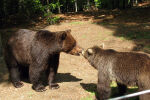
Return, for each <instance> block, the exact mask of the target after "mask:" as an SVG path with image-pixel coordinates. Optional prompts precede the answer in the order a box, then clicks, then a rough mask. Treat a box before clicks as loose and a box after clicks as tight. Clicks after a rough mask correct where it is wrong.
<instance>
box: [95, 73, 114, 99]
mask: <svg viewBox="0 0 150 100" xmlns="http://www.w3.org/2000/svg"><path fill="white" fill-rule="evenodd" d="M110 82H111V81H110V80H109V78H108V77H107V76H106V75H102V73H101V75H100V74H99V75H98V84H97V91H98V97H97V100H106V99H108V98H109V97H110V94H111V87H110Z"/></svg>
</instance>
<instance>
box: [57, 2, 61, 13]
mask: <svg viewBox="0 0 150 100" xmlns="http://www.w3.org/2000/svg"><path fill="white" fill-rule="evenodd" d="M57 2H58V3H59V4H58V13H59V14H60V13H61V10H60V2H59V0H58V1H57Z"/></svg>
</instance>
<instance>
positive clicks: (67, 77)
mask: <svg viewBox="0 0 150 100" xmlns="http://www.w3.org/2000/svg"><path fill="white" fill-rule="evenodd" d="M81 80H82V79H80V78H77V77H75V76H73V75H71V73H58V74H57V76H56V82H57V83H61V82H78V81H81Z"/></svg>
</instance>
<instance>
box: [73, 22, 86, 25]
mask: <svg viewBox="0 0 150 100" xmlns="http://www.w3.org/2000/svg"><path fill="white" fill-rule="evenodd" d="M70 24H77V25H81V24H84V23H83V22H70Z"/></svg>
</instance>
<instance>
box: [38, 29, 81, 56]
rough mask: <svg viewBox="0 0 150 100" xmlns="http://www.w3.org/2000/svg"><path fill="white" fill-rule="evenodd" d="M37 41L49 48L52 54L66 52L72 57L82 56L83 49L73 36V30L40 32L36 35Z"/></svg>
mask: <svg viewBox="0 0 150 100" xmlns="http://www.w3.org/2000/svg"><path fill="white" fill-rule="evenodd" d="M36 41H38V43H40V44H41V43H42V45H44V48H45V47H46V48H48V49H49V52H50V53H58V52H65V53H68V54H72V55H80V53H81V52H82V49H81V47H79V46H78V45H77V42H76V40H75V39H74V38H73V36H72V35H71V30H65V31H57V32H50V31H48V30H40V31H38V32H37V34H36Z"/></svg>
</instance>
